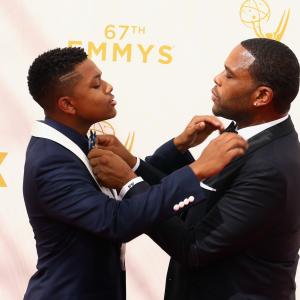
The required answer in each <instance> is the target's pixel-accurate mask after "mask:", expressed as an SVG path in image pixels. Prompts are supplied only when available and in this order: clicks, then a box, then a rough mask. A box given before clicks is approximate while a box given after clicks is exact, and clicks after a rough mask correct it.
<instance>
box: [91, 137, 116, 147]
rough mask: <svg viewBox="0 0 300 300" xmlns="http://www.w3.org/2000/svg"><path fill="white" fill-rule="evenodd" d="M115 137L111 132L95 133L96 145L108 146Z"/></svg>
mask: <svg viewBox="0 0 300 300" xmlns="http://www.w3.org/2000/svg"><path fill="white" fill-rule="evenodd" d="M115 139H117V138H116V137H115V136H113V135H111V134H101V135H97V138H96V145H97V146H98V145H101V146H108V145H109V144H111V143H112V142H113V141H114V140H115Z"/></svg>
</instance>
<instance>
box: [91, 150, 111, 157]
mask: <svg viewBox="0 0 300 300" xmlns="http://www.w3.org/2000/svg"><path fill="white" fill-rule="evenodd" d="M106 155H108V156H111V155H113V152H111V151H109V150H104V149H99V148H93V149H92V150H91V151H90V152H89V154H88V159H92V158H97V157H103V156H106Z"/></svg>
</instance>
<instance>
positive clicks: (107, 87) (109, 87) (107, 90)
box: [105, 82, 114, 94]
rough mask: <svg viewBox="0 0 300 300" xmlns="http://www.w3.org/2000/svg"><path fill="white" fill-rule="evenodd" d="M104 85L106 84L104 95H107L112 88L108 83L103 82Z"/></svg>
mask: <svg viewBox="0 0 300 300" xmlns="http://www.w3.org/2000/svg"><path fill="white" fill-rule="evenodd" d="M105 83H106V87H105V93H106V94H109V93H111V92H112V91H113V89H114V88H113V86H112V85H111V84H110V83H108V82H105Z"/></svg>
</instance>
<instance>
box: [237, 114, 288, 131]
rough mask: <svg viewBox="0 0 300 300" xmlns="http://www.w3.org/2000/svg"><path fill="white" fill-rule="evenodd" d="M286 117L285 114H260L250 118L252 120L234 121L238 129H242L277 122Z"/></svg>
mask: <svg viewBox="0 0 300 300" xmlns="http://www.w3.org/2000/svg"><path fill="white" fill-rule="evenodd" d="M286 115H287V112H286V113H277V112H276V113H272V114H270V113H260V114H257V115H254V116H252V118H249V119H248V120H246V119H241V120H234V121H235V122H236V124H237V126H238V129H242V128H245V127H250V126H255V125H260V124H264V123H268V122H272V121H275V120H278V119H280V118H283V117H284V116H286Z"/></svg>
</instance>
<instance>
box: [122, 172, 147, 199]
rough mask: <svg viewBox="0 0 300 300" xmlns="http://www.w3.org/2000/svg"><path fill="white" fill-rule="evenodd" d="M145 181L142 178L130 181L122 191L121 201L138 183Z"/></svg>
mask: <svg viewBox="0 0 300 300" xmlns="http://www.w3.org/2000/svg"><path fill="white" fill-rule="evenodd" d="M142 181H144V180H143V178H142V177H135V178H133V179H131V180H130V181H128V182H127V183H126V184H125V185H124V186H123V187H122V189H121V191H120V193H119V199H120V200H122V199H123V198H124V196H125V195H126V193H127V192H128V191H129V190H130V189H131V188H132V187H134V186H135V185H136V184H137V183H139V182H142Z"/></svg>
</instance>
